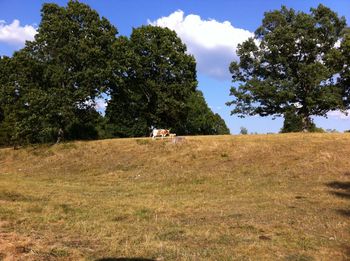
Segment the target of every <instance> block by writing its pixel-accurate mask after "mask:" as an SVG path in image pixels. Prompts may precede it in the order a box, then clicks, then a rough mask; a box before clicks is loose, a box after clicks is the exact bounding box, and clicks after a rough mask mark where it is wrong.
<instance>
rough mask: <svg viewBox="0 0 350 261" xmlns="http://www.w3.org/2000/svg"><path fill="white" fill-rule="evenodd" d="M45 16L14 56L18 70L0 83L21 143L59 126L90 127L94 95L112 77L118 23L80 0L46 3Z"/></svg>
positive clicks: (48, 134) (50, 135)
mask: <svg viewBox="0 0 350 261" xmlns="http://www.w3.org/2000/svg"><path fill="white" fill-rule="evenodd" d="M41 15H42V20H41V23H40V25H39V28H38V33H37V34H36V35H35V40H34V41H32V42H26V46H25V48H24V49H22V50H20V51H19V52H17V53H15V54H14V56H13V58H11V62H10V63H11V64H12V66H13V67H14V68H15V70H11V71H10V72H9V74H10V75H9V77H8V81H7V82H6V84H4V85H3V86H2V88H3V89H4V88H5V89H6V90H5V92H6V93H7V94H8V95H7V96H6V97H7V101H6V102H5V103H6V104H7V106H8V109H7V111H9V112H11V114H9V115H8V117H10V118H11V119H12V120H13V121H14V131H13V135H12V136H13V138H14V139H16V140H19V141H21V142H41V141H48V140H51V141H52V140H53V139H54V138H55V136H57V134H58V130H60V129H62V130H63V131H64V132H65V133H66V132H67V131H69V128H70V126H72V124H73V125H74V124H75V123H77V122H80V123H79V124H85V123H87V124H88V125H89V124H90V123H88V122H86V121H85V120H87V119H91V117H92V116H93V115H95V112H94V105H95V98H96V97H98V96H99V95H100V93H101V92H102V91H103V90H105V89H106V87H107V86H109V82H110V78H111V77H110V74H111V68H110V64H109V56H110V54H111V52H112V49H111V48H112V44H113V43H114V41H115V35H116V33H117V30H116V29H115V28H114V26H112V25H111V24H110V23H109V22H108V21H107V20H106V19H105V18H100V17H99V15H98V14H97V12H96V11H94V10H92V9H91V8H90V7H89V6H87V5H85V4H82V3H79V2H78V1H69V2H68V5H67V7H59V6H58V5H56V4H44V5H43V8H42V10H41ZM5 111H6V109H5ZM83 130H87V129H84V128H81V129H80V131H79V133H82V131H83ZM65 135H66V136H67V137H69V136H71V135H72V134H69V133H66V134H65ZM84 135H86V133H85V134H82V136H80V137H79V138H84ZM93 135H95V134H93ZM73 136H74V137H75V138H78V137H77V136H75V135H73Z"/></svg>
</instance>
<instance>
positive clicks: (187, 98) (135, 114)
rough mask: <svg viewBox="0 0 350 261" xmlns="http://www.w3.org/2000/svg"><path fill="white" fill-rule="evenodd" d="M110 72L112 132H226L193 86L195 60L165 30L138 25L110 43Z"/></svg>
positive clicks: (110, 120) (225, 127) (135, 134)
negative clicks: (111, 70) (163, 130)
mask: <svg viewBox="0 0 350 261" xmlns="http://www.w3.org/2000/svg"><path fill="white" fill-rule="evenodd" d="M112 55H113V56H112V64H113V68H115V69H114V71H113V72H114V73H113V75H114V76H115V78H114V81H113V83H112V84H111V85H110V95H111V100H110V101H109V103H108V106H107V110H106V117H107V120H108V123H109V127H108V129H109V130H108V131H109V132H111V134H112V136H119V137H130V136H145V135H149V133H150V130H151V128H171V130H172V131H173V132H176V133H177V134H227V133H229V130H228V128H227V126H226V124H225V122H224V121H223V120H222V119H221V117H220V116H219V115H218V114H214V113H213V112H212V111H211V110H210V108H209V107H208V105H207V104H206V102H205V100H204V97H203V95H202V93H201V92H199V91H198V90H197V80H196V62H195V59H194V57H193V56H192V55H189V54H187V53H186V46H185V44H183V43H182V41H181V39H180V38H179V37H178V36H177V35H176V33H175V32H174V31H172V30H170V29H168V28H161V27H155V26H142V27H140V28H136V29H134V30H133V32H132V34H131V36H130V39H128V38H126V37H120V38H118V40H117V41H116V43H115V44H114V48H113V53H112Z"/></svg>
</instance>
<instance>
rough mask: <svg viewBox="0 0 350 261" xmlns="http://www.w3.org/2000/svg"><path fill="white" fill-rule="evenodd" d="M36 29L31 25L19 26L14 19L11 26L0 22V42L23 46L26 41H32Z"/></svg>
mask: <svg viewBox="0 0 350 261" xmlns="http://www.w3.org/2000/svg"><path fill="white" fill-rule="evenodd" d="M36 33H37V31H36V29H35V28H34V27H33V26H31V25H25V26H21V25H20V21H19V20H17V19H15V20H13V22H12V23H11V24H6V21H4V20H0V42H5V43H8V44H15V45H23V44H24V43H25V41H26V40H28V41H32V40H34V35H35V34H36Z"/></svg>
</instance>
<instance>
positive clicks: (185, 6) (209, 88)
mask: <svg viewBox="0 0 350 261" xmlns="http://www.w3.org/2000/svg"><path fill="white" fill-rule="evenodd" d="M44 2H54V3H57V4H59V5H61V6H63V5H66V3H67V1H26V0H22V1H20V0H0V55H8V56H11V55H12V53H13V51H15V50H18V49H20V48H21V47H23V41H24V40H25V39H30V37H32V36H33V32H35V29H36V28H37V26H38V25H39V23H40V9H41V6H42V4H43V3H44ZM81 2H84V3H87V4H88V5H90V6H91V7H92V8H93V9H95V10H97V11H98V13H99V14H100V15H101V16H104V17H106V18H107V19H108V20H109V21H110V22H111V23H112V24H113V25H115V26H116V27H117V29H118V31H119V35H126V36H129V35H130V33H131V30H132V28H133V27H138V26H141V25H143V24H150V23H151V24H155V25H159V26H167V27H169V28H171V29H173V30H175V31H176V32H177V33H178V35H179V37H180V38H181V39H182V40H183V42H185V43H186V45H187V47H188V52H190V53H192V54H193V55H194V56H195V58H196V60H197V77H198V82H199V83H198V88H199V89H200V90H202V91H203V93H204V96H205V98H206V100H207V103H208V104H209V106H210V107H211V108H212V110H213V111H214V112H217V113H219V114H220V115H221V116H222V117H223V118H224V120H225V121H226V123H227V125H228V127H229V128H230V130H231V133H238V132H239V130H240V127H241V126H244V127H246V128H247V129H248V131H249V132H258V133H267V132H278V131H279V130H280V128H281V127H282V124H283V119H281V118H278V119H276V120H272V119H271V118H270V117H264V118H261V117H246V118H244V119H240V118H238V117H236V116H230V110H231V109H232V108H229V107H227V106H226V105H225V102H227V101H229V100H230V99H231V97H229V89H230V87H231V86H232V83H231V80H230V75H229V73H228V64H229V62H230V61H232V60H233V59H236V58H237V57H236V56H235V49H236V45H237V43H239V42H241V41H244V40H245V39H246V38H247V37H249V36H251V34H252V32H254V31H255V29H256V28H257V27H258V26H259V25H260V24H261V20H262V18H263V15H264V12H266V11H270V10H274V9H280V7H281V5H286V6H287V7H292V8H294V9H296V10H301V11H305V12H308V11H309V9H310V7H316V6H317V5H318V4H320V3H322V4H324V5H326V6H328V7H330V8H331V9H332V10H334V11H336V12H337V13H338V14H339V15H340V16H345V17H346V19H347V21H348V23H349V21H350V1H349V0H333V1H331V0H328V1H305V0H293V1H292V0H289V1H277V0H270V1H261V0H250V1H249V0H245V1H242V0H235V1H233V0H215V1H214V0H148V1H145V0H128V1H127V0H119V1H107V0H95V1H92V0H90V1H81ZM15 20H17V21H15ZM315 123H316V124H317V125H318V126H319V127H322V128H324V129H337V130H339V131H343V130H345V129H350V116H349V117H345V116H343V115H342V114H341V113H339V112H332V113H330V114H329V117H328V118H327V119H326V118H320V117H316V118H315Z"/></svg>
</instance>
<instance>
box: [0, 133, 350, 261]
mask: <svg viewBox="0 0 350 261" xmlns="http://www.w3.org/2000/svg"><path fill="white" fill-rule="evenodd" d="M349 157H350V134H279V135H250V136H208V137H186V139H184V140H182V141H181V142H178V143H172V142H170V140H155V141H154V140H151V139H114V140H104V141H93V142H74V143H65V144H60V145H54V146H38V147H28V148H24V149H20V150H13V149H1V150H0V260H1V259H4V260H80V259H81V260H98V259H100V260H101V259H102V258H107V257H109V258H114V259H110V260H122V259H119V258H122V257H123V258H148V259H155V260H347V259H349V258H350V246H349V242H350V231H349V217H350V209H349V200H350V161H349ZM124 260H126V259H124ZM129 260H131V259H129ZM134 260H135V259H134Z"/></svg>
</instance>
